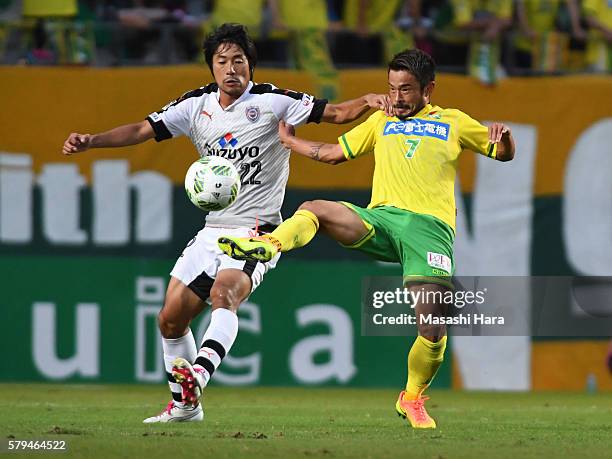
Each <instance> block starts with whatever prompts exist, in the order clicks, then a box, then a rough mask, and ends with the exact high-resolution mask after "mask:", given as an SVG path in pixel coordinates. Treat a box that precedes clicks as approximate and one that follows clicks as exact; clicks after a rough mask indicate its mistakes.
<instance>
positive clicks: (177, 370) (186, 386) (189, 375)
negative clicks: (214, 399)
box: [172, 357, 204, 406]
mask: <svg viewBox="0 0 612 459" xmlns="http://www.w3.org/2000/svg"><path fill="white" fill-rule="evenodd" d="M203 372H204V370H203V369H202V368H201V367H200V366H198V367H196V368H194V367H193V366H192V365H191V363H189V362H188V361H187V360H185V359H184V358H182V357H177V358H176V359H174V362H172V376H174V380H175V381H176V382H177V383H179V384H180V385H181V388H182V389H183V403H185V405H188V406H197V405H198V400H200V397H202V389H204V375H203V374H202V373H203Z"/></svg>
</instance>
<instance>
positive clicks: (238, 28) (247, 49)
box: [204, 23, 257, 79]
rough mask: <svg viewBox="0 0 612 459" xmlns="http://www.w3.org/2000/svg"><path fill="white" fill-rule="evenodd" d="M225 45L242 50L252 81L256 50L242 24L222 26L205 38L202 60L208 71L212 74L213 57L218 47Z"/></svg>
mask: <svg viewBox="0 0 612 459" xmlns="http://www.w3.org/2000/svg"><path fill="white" fill-rule="evenodd" d="M226 43H231V44H234V45H237V46H240V48H242V51H244V54H245V55H246V57H247V59H248V61H249V69H250V70H251V79H253V72H255V65H257V50H256V49H255V43H253V40H252V39H251V37H249V33H248V31H247V28H246V27H245V26H243V25H242V24H231V23H226V24H222V25H220V26H219V27H217V28H216V29H215V30H214V31H213V32H212V33H210V34H209V35H208V36H207V37H206V40H204V58H205V59H206V63H207V64H208V68H210V71H211V72H212V65H213V55H214V54H215V52H216V51H217V49H218V48H219V46H220V45H222V44H226Z"/></svg>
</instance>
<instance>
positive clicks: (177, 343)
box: [162, 329, 198, 406]
mask: <svg viewBox="0 0 612 459" xmlns="http://www.w3.org/2000/svg"><path fill="white" fill-rule="evenodd" d="M162 345H163V348H164V365H165V367H166V376H167V377H168V385H169V386H170V392H172V399H173V400H174V403H175V404H176V405H178V406H182V405H183V401H182V399H183V396H182V390H181V385H180V384H179V383H177V382H176V381H175V380H174V377H173V376H172V362H173V361H174V359H176V358H177V357H182V358H184V359H185V360H187V361H189V362H190V363H191V362H193V361H194V360H195V358H196V355H197V352H198V348H197V346H196V343H195V339H194V338H193V333H192V332H191V329H189V331H188V332H187V334H186V335H184V336H181V337H180V338H175V339H170V338H163V337H162Z"/></svg>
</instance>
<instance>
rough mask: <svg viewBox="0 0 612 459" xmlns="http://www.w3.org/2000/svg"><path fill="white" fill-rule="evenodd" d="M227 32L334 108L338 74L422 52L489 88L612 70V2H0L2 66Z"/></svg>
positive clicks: (159, 52)
mask: <svg viewBox="0 0 612 459" xmlns="http://www.w3.org/2000/svg"><path fill="white" fill-rule="evenodd" d="M224 22H238V23H242V24H244V25H246V26H247V27H248V28H249V31H250V33H251V35H252V36H253V37H254V38H255V40H256V42H257V47H258V52H259V54H260V62H263V63H264V65H268V66H279V67H290V68H297V69H305V70H307V71H309V72H311V73H312V74H313V75H315V76H316V78H317V81H318V83H319V86H320V90H321V92H322V95H323V96H326V97H329V98H332V99H333V98H334V97H335V95H336V94H337V91H338V88H337V82H336V80H337V78H336V75H337V71H336V69H337V68H346V67H355V66H362V67H363V66H378V65H381V64H384V63H385V62H386V61H388V60H389V58H390V57H391V56H392V55H393V54H394V53H396V52H398V51H400V50H402V49H405V48H408V47H415V46H416V47H419V48H421V49H423V50H425V51H427V52H429V53H430V54H432V55H433V56H434V58H435V59H436V62H437V63H438V65H439V66H440V68H441V69H443V70H446V71H464V72H466V73H468V74H469V75H472V76H473V77H475V78H477V79H478V80H480V81H482V82H483V83H485V84H495V83H496V81H498V80H499V79H500V78H503V77H504V76H505V75H508V74H511V75H515V74H527V75H531V74H558V73H567V72H603V73H609V72H610V71H611V69H612V0H431V1H427V0H166V1H164V0H133V1H130V0H108V1H92V0H78V1H77V0H0V62H2V63H4V64H15V63H24V64H35V65H44V64H80V65H102V66H106V65H139V64H155V65H163V64H176V63H182V62H198V61H200V60H201V59H202V57H201V52H200V51H201V43H202V40H203V38H204V36H205V35H206V34H207V33H208V32H210V31H211V30H212V29H213V28H214V27H216V26H217V25H219V24H222V23H224Z"/></svg>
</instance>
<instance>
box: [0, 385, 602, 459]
mask: <svg viewBox="0 0 612 459" xmlns="http://www.w3.org/2000/svg"><path fill="white" fill-rule="evenodd" d="M166 391H167V389H165V388H164V386H161V385H159V386H97V385H65V384H31V385H28V384H25V385H24V384H22V385H14V384H3V385H0V434H1V436H2V440H3V442H2V443H4V446H3V448H6V440H5V439H6V438H15V439H43V438H44V439H53V440H60V439H61V440H66V441H67V443H68V448H69V451H68V452H66V453H59V452H58V453H53V454H54V456H53V457H57V458H60V457H87V458H92V457H100V458H112V457H126V458H127V457H129V458H140V457H146V458H147V459H152V458H166V459H167V458H169V457H170V458H176V457H199V458H235V457H245V458H246V457H248V458H249V459H251V458H259V457H262V458H263V457H265V458H269V457H282V458H287V457H291V458H292V459H296V458H301V457H304V458H311V457H325V458H336V457H358V458H367V457H381V458H392V457H405V458H438V459H439V458H478V457H487V458H490V457H495V458H506V457H508V458H520V459H524V458H532V457H533V458H542V457H556V456H562V457H564V458H574V457H588V458H595V457H610V454H611V451H612V394H610V393H608V394H575V393H514V394H513V393H467V392H453V391H431V394H430V395H431V400H430V401H429V404H428V407H429V412H430V414H431V415H432V416H433V417H434V418H435V419H436V420H437V422H438V429H437V430H434V431H414V430H412V429H411V428H410V427H409V426H408V424H407V423H406V421H404V420H403V419H401V418H399V417H398V416H397V415H396V414H395V412H394V409H393V407H394V403H395V398H396V396H397V391H392V390H387V389H385V390H373V389H343V388H337V389H319V388H317V389H314V388H313V389H308V388H223V387H211V388H209V389H207V391H206V394H205V396H206V400H205V410H206V411H205V421H204V422H202V423H187V424H179V423H177V424H157V425H144V424H142V423H141V421H142V419H143V418H145V417H147V416H151V415H153V414H156V413H157V412H159V411H161V409H162V408H163V405H164V403H165V402H167V392H166ZM44 455H47V454H45V453H44V452H36V453H32V454H31V456H36V457H41V456H44ZM11 456H18V457H24V455H23V453H20V454H19V455H16V454H7V455H6V456H5V457H11Z"/></svg>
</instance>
